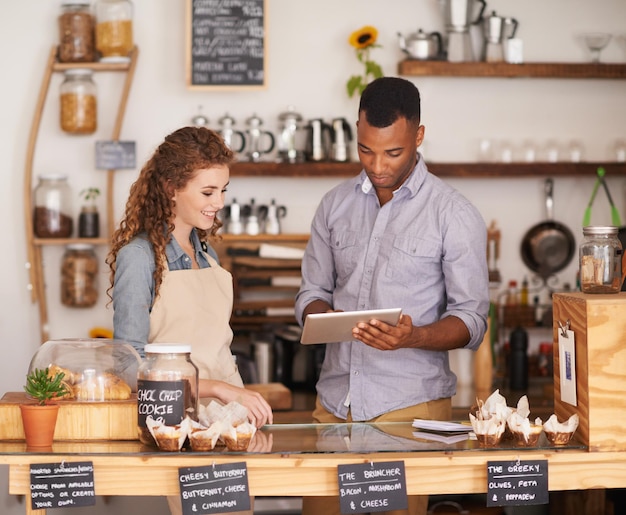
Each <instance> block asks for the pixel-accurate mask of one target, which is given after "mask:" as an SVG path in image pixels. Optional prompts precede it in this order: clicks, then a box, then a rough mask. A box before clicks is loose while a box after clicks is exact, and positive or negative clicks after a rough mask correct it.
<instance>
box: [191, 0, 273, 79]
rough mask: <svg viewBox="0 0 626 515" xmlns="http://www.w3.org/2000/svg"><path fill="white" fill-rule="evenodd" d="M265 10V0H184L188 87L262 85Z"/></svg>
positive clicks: (264, 61) (265, 48)
mask: <svg viewBox="0 0 626 515" xmlns="http://www.w3.org/2000/svg"><path fill="white" fill-rule="evenodd" d="M266 13H267V9H266V0H238V1H236V2H224V1H223V0H187V20H186V21H187V23H186V29H187V30H186V37H185V47H186V75H187V86H188V88H189V89H205V88H222V89H231V88H252V89H259V88H264V87H265V86H266V59H265V52H266V51H267V46H266V42H265V33H266V30H265V29H266V24H267V15H266Z"/></svg>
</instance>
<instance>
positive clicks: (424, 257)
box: [386, 236, 441, 284]
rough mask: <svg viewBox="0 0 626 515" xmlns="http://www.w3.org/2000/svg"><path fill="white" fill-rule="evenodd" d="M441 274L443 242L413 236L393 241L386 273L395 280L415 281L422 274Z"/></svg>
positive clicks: (398, 237) (397, 238)
mask: <svg viewBox="0 0 626 515" xmlns="http://www.w3.org/2000/svg"><path fill="white" fill-rule="evenodd" d="M434 274H436V275H441V244H440V243H439V242H436V241H430V240H424V239H422V238H417V237H414V236H413V237H411V236H397V237H396V238H395V239H394V241H393V246H392V249H391V254H390V255H389V262H388V263H387V270H386V275H387V277H390V278H392V279H394V280H401V281H406V284H409V283H415V281H416V279H417V278H418V277H420V276H432V275H434Z"/></svg>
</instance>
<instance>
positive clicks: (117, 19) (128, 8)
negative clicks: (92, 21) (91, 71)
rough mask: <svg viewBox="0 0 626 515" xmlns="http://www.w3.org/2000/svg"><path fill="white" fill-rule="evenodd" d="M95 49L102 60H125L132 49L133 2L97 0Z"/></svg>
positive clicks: (127, 0) (126, 0) (125, 0)
mask: <svg viewBox="0 0 626 515" xmlns="http://www.w3.org/2000/svg"><path fill="white" fill-rule="evenodd" d="M95 11H96V50H98V52H100V55H101V60H102V61H105V62H106V61H120V60H127V59H128V54H130V52H131V50H132V49H133V4H132V3H131V2H130V1H129V0H98V1H97V2H96V5H95Z"/></svg>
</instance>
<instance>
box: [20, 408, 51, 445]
mask: <svg viewBox="0 0 626 515" xmlns="http://www.w3.org/2000/svg"><path fill="white" fill-rule="evenodd" d="M20 411H21V412H22V423H23V424H24V436H25V437H26V447H36V448H41V447H51V446H52V441H53V440H54V429H55V427H56V423H57V415H58V414H59V405H58V404H50V405H47V406H39V405H37V404H20Z"/></svg>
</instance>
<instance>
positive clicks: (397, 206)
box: [296, 156, 489, 421]
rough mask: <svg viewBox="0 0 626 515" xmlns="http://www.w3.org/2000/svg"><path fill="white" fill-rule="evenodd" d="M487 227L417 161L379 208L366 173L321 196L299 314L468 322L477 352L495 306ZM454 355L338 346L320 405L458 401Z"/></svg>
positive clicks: (370, 413)
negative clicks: (326, 307)
mask: <svg viewBox="0 0 626 515" xmlns="http://www.w3.org/2000/svg"><path fill="white" fill-rule="evenodd" d="M486 239H487V231H486V227H485V223H484V221H483V219H482V217H481V215H480V213H479V212H478V210H477V209H476V208H475V207H474V206H473V205H472V204H471V203H470V202H469V201H468V200H467V199H466V198H465V197H463V196H462V195H461V194H460V193H459V192H457V191H456V190H455V189H453V188H452V187H451V186H449V185H448V184H446V183H445V182H443V181H441V180H440V179H439V178H437V177H435V176H434V175H432V174H431V173H429V172H428V169H427V167H426V165H425V164H424V160H423V158H422V157H421V156H418V163H417V165H416V167H415V169H414V170H413V172H412V174H411V175H410V176H409V177H408V178H407V180H406V181H405V182H404V184H403V185H402V186H401V187H400V188H398V190H396V191H395V192H394V195H393V198H392V199H391V200H390V201H389V202H387V203H386V204H385V205H383V206H380V203H379V201H378V198H377V196H376V192H375V191H374V188H373V186H372V184H371V182H370V181H369V179H368V178H367V175H366V174H365V172H364V171H363V172H361V174H360V175H359V176H357V177H355V178H353V179H350V180H348V181H345V182H343V183H341V184H340V185H338V186H337V187H335V188H334V189H333V190H331V191H330V192H328V193H327V194H326V195H325V196H324V198H323V199H322V201H321V203H320V205H319V207H318V209H317V211H316V214H315V217H314V219H313V222H312V225H311V237H310V240H309V243H308V245H307V248H306V252H305V256H304V259H303V262H302V286H301V289H300V291H299V293H298V295H297V299H296V316H297V318H298V320H302V314H303V311H304V309H305V308H306V306H307V305H308V304H310V303H311V302H313V301H314V300H318V299H319V300H323V301H326V302H327V303H328V304H330V305H331V306H332V307H333V309H336V310H343V311H350V310H365V309H376V308H394V307H400V308H402V311H403V313H406V314H408V315H410V316H411V318H412V319H413V324H414V325H416V326H421V325H426V324H431V323H433V322H436V321H438V320H440V319H441V318H443V317H447V316H451V315H453V316H456V317H458V318H459V319H461V320H462V321H463V322H464V323H465V325H466V326H467V329H468V331H469V334H470V341H469V343H468V344H467V345H466V348H469V349H473V350H475V349H477V348H478V346H479V345H480V342H481V341H482V338H483V336H484V333H485V330H486V327H487V324H486V320H487V314H488V310H489V281H488V272H487V259H486V248H487V241H486ZM455 390H456V377H455V375H454V373H453V372H451V371H450V366H449V363H448V353H447V352H445V351H442V352H439V351H432V350H422V349H398V350H395V351H380V350H377V349H374V348H372V347H369V346H367V345H365V344H363V343H361V342H359V341H357V340H354V341H350V342H341V343H331V344H328V345H327V346H326V357H325V359H324V364H323V367H322V371H321V374H320V378H319V381H318V383H317V391H318V396H319V399H320V401H321V403H322V405H323V406H324V407H325V408H326V409H327V410H328V411H330V412H331V413H333V414H334V415H336V416H338V417H340V418H346V416H347V413H348V409H350V411H351V416H352V418H353V420H355V421H363V420H371V419H372V418H375V417H377V416H379V415H381V414H383V413H386V412H389V411H393V410H397V409H401V408H405V407H408V406H412V405H415V404H419V403H422V402H427V401H430V400H436V399H441V398H447V397H451V396H452V395H454V393H455Z"/></svg>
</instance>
